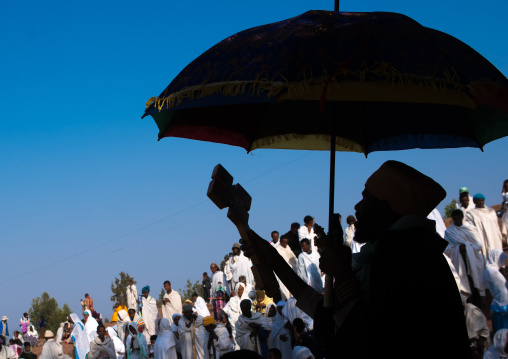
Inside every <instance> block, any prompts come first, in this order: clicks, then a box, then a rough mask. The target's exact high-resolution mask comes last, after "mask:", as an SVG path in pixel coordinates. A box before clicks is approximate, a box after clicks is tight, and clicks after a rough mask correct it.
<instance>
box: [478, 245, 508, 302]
mask: <svg viewBox="0 0 508 359" xmlns="http://www.w3.org/2000/svg"><path fill="white" fill-rule="evenodd" d="M506 259H507V256H506V253H504V252H503V251H501V250H500V249H497V248H495V249H493V250H492V251H490V253H489V257H488V259H487V266H486V267H485V269H484V270H483V273H482V283H483V285H485V286H486V287H487V288H489V291H490V293H491V294H492V297H493V299H492V303H491V305H497V306H500V307H502V306H505V305H508V289H507V288H506V279H505V277H504V276H503V275H502V274H501V272H500V271H499V269H500V268H501V267H502V266H504V263H505V261H506Z"/></svg>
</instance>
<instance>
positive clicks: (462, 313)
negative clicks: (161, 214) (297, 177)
mask: <svg viewBox="0 0 508 359" xmlns="http://www.w3.org/2000/svg"><path fill="white" fill-rule="evenodd" d="M362 195H363V199H362V201H361V202H359V203H358V204H357V205H356V206H355V211H356V215H355V216H353V215H349V216H347V218H346V223H347V227H346V228H345V230H344V232H343V234H342V235H341V236H340V242H341V243H342V244H341V245H339V246H337V245H335V246H334V245H333V244H332V245H330V244H328V247H326V248H323V243H317V241H316V239H317V234H316V232H317V231H316V228H315V219H314V218H313V217H312V216H310V215H307V216H305V217H304V218H303V224H300V223H296V222H295V223H292V224H291V225H290V229H289V231H287V232H286V233H284V234H282V235H280V234H279V232H278V231H272V232H271V234H270V237H271V238H270V239H271V240H270V241H265V240H263V239H262V238H260V237H259V236H257V235H256V234H255V233H254V232H253V231H251V233H250V236H251V243H250V244H249V245H247V244H246V243H245V242H244V241H242V240H240V241H239V243H234V244H233V245H232V247H231V252H230V253H229V256H227V261H225V262H224V263H223V264H222V265H221V266H219V265H218V264H217V263H215V262H214V263H211V265H210V271H211V275H210V276H208V273H207V272H205V273H203V279H202V285H203V295H202V296H200V295H199V294H198V293H194V294H193V300H192V301H191V300H185V301H184V300H182V297H181V295H180V293H179V292H177V291H175V290H173V289H172V287H171V282H170V281H169V280H167V281H165V282H164V283H163V287H164V291H165V293H164V296H163V298H162V305H161V308H160V312H159V308H158V307H157V301H156V300H155V299H154V298H153V297H151V296H150V286H148V285H147V286H144V287H143V288H142V289H141V291H140V292H141V294H139V293H138V290H137V288H136V285H135V284H134V281H133V280H130V281H129V284H128V286H127V288H125V293H126V302H127V303H126V306H120V305H118V306H116V310H115V318H114V319H116V321H115V322H114V323H113V324H114V325H113V326H109V327H108V328H106V327H105V325H104V324H103V323H102V316H101V315H100V314H99V313H97V312H96V311H95V310H94V307H93V299H92V298H91V297H90V296H89V295H88V294H86V295H85V300H83V301H82V303H81V304H82V307H83V313H82V319H80V318H79V317H78V315H77V314H75V313H73V314H71V315H70V316H69V318H68V321H67V322H65V323H62V324H61V328H60V329H59V330H58V332H57V334H56V335H54V334H53V333H52V332H51V331H49V330H46V332H45V333H44V334H42V332H41V337H44V338H45V339H46V342H45V344H44V347H43V352H42V354H41V357H43V359H55V358H59V359H62V358H64V357H65V355H64V354H63V352H62V350H61V343H62V342H69V343H70V342H72V343H73V344H74V357H75V358H76V359H86V357H87V356H88V358H89V359H90V358H92V359H103V358H110V359H114V358H115V357H116V359H123V358H127V359H148V358H154V359H211V358H214V359H218V358H220V357H221V358H228V357H233V356H234V355H238V356H242V357H244V356H246V357H247V356H249V355H253V356H252V357H257V358H263V359H265V358H279V359H280V358H282V359H290V358H297V359H300V358H305V359H309V358H316V359H319V358H329V357H339V356H340V357H344V358H368V357H371V356H372V354H374V353H381V352H382V351H378V350H381V348H380V346H381V345H382V344H383V343H385V341H386V340H387V338H390V336H394V333H397V334H396V337H397V341H398V342H397V351H396V352H393V351H390V353H391V354H394V353H398V352H401V353H405V354H407V353H408V352H409V351H411V350H413V351H417V350H418V349H421V348H418V347H417V346H418V345H419V344H420V343H424V340H425V339H426V337H424V333H426V332H427V331H429V328H431V327H433V326H435V330H436V331H439V330H443V328H446V329H445V331H446V337H447V342H448V344H447V345H445V344H436V345H437V347H438V348H439V352H437V353H433V354H434V355H431V354H430V352H426V350H423V351H422V353H419V352H413V353H412V354H411V356H412V357H427V356H428V355H431V356H433V357H443V358H449V357H458V358H459V357H460V358H462V357H464V358H466V357H477V358H481V357H485V358H504V357H506V356H507V355H508V354H507V353H508V346H507V345H506V344H507V343H508V284H507V281H506V276H505V273H504V267H505V261H506V259H507V258H508V256H507V255H506V254H505V252H504V248H505V247H506V239H507V232H508V230H507V229H508V180H507V181H505V182H504V183H503V190H502V206H501V207H502V209H501V210H500V211H498V212H496V211H495V210H493V209H492V208H490V207H488V206H486V205H485V202H486V198H485V196H484V195H482V194H481V193H476V194H474V195H473V196H471V195H470V193H469V189H468V188H466V187H462V188H460V189H459V202H458V203H457V208H456V209H455V210H454V211H453V212H452V213H451V218H452V221H453V222H452V223H451V224H450V225H449V226H448V227H447V226H445V224H444V221H443V219H442V217H441V215H440V214H439V212H438V211H437V210H436V206H437V204H439V203H440V202H441V201H442V200H443V199H444V197H445V192H444V190H443V189H442V188H441V187H440V186H439V184H437V183H436V182H434V181H433V180H432V179H430V178H428V177H426V176H425V175H423V174H421V173H420V172H418V171H416V170H415V169H413V168H411V167H409V166H406V165H404V164H401V163H399V162H395V161H389V162H387V163H385V164H384V165H383V166H382V167H381V168H380V169H379V170H378V171H376V172H375V173H374V174H373V175H372V176H371V177H370V178H369V180H368V181H367V183H366V184H365V191H364V192H363V194H362ZM253 238H254V240H252V239H253ZM332 243H333V242H332ZM253 251H254V252H256V253H257V254H258V255H261V258H263V260H264V261H265V264H266V265H268V266H270V267H271V269H272V270H273V271H274V273H275V274H276V276H277V281H278V284H279V289H280V290H279V291H278V292H276V295H274V296H273V298H272V297H269V296H268V295H267V293H266V292H265V291H264V290H262V289H261V288H259V287H258V285H257V283H256V280H255V278H254V274H253V264H252V262H251V259H250V258H249V257H250V256H251V253H252V252H253ZM247 253H249V255H247ZM407 253H411V254H412V255H413V258H411V259H409V258H407V255H406V254H407ZM443 254H444V255H443ZM422 259H425V260H426V261H428V262H426V263H423V261H422V262H420V263H419V262H418V261H419V260H422ZM328 275H330V276H333V278H334V281H333V283H334V288H333V291H334V293H335V295H334V301H335V302H334V305H333V306H332V307H331V308H330V307H327V306H325V305H324V296H323V294H324V291H325V285H324V283H325V278H326V276H328ZM422 294H423V295H422ZM424 296H426V297H428V298H427V299H428V300H426V299H425V298H422V297H424ZM460 303H462V305H460ZM415 308H416V309H417V310H416V311H415ZM395 309H396V310H395ZM4 318H5V317H4ZM487 318H489V319H490V318H491V319H492V321H491V323H492V324H491V327H492V328H490V327H489V325H488V320H487ZM401 323H402V324H401ZM404 324H405V325H406V326H408V327H406V328H404ZM20 326H21V329H22V331H21V332H15V334H14V337H13V338H12V339H11V342H12V344H11V345H10V346H6V345H5V344H2V345H3V346H1V350H3V351H4V353H3V354H4V355H5V356H6V359H17V358H27V359H35V358H33V354H32V353H30V348H31V346H33V345H34V344H35V343H31V342H30V341H28V339H29V338H30V337H31V335H30V333H32V334H33V332H32V331H31V330H32V329H33V327H32V326H31V325H30V321H29V319H28V316H27V315H26V313H25V315H24V316H23V317H22V318H21V324H20ZM0 331H1V333H2V335H3V338H0V340H2V341H3V343H5V338H6V337H7V336H8V335H9V333H8V327H7V322H6V321H2V323H1V324H0ZM411 332H412V334H413V336H411ZM35 338H37V333H35ZM408 338H411V340H409V339H408ZM415 338H416V339H415ZM35 345H36V344H35ZM11 352H12V353H14V354H12V353H11ZM390 353H389V354H390ZM30 354H32V356H31V355H30ZM405 354H404V355H405ZM404 355H403V354H394V355H393V356H395V357H405V356H404ZM50 357H51V358H50ZM53 357H54V358H53ZM0 358H2V355H1V353H0Z"/></svg>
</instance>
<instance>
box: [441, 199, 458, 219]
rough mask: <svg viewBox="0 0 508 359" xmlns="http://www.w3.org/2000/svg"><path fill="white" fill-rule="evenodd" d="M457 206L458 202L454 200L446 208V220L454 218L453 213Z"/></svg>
mask: <svg viewBox="0 0 508 359" xmlns="http://www.w3.org/2000/svg"><path fill="white" fill-rule="evenodd" d="M456 204H457V200H456V199H452V201H451V202H450V204H449V205H447V206H446V207H445V209H444V212H445V218H452V212H453V210H454V209H455V206H456Z"/></svg>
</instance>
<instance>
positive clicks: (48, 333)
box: [44, 330, 55, 338]
mask: <svg viewBox="0 0 508 359" xmlns="http://www.w3.org/2000/svg"><path fill="white" fill-rule="evenodd" d="M54 336H55V334H53V332H52V331H51V330H46V331H45V332H44V338H53V337H54Z"/></svg>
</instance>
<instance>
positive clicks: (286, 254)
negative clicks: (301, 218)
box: [276, 234, 298, 300]
mask: <svg viewBox="0 0 508 359" xmlns="http://www.w3.org/2000/svg"><path fill="white" fill-rule="evenodd" d="M276 249H277V252H279V254H280V255H281V257H282V258H284V260H285V261H286V263H287V264H288V265H289V266H290V267H291V269H292V270H293V271H294V272H295V273H296V272H297V270H298V258H296V256H295V254H294V252H293V251H292V250H291V248H290V247H289V238H288V237H287V236H286V235H285V234H283V235H282V237H280V240H279V245H278V246H277V247H276ZM277 281H278V282H279V287H280V294H281V297H282V299H283V300H287V299H288V298H291V293H290V292H289V289H287V287H286V286H285V285H284V283H282V281H281V280H280V279H279V278H277Z"/></svg>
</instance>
